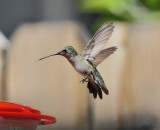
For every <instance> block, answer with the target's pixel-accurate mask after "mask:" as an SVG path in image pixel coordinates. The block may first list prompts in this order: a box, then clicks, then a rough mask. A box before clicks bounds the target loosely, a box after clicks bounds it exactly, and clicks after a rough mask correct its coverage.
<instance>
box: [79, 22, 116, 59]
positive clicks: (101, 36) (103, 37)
mask: <svg viewBox="0 0 160 130" xmlns="http://www.w3.org/2000/svg"><path fill="white" fill-rule="evenodd" d="M113 28H114V25H113V22H107V23H105V24H103V25H102V26H101V27H100V29H98V31H97V32H96V33H95V34H94V36H93V37H92V39H91V40H90V41H89V42H88V44H87V45H86V47H85V49H84V51H83V53H82V56H84V57H85V58H86V59H90V60H91V59H92V60H94V58H95V57H96V56H97V55H98V54H99V53H100V52H101V51H102V50H103V49H104V47H105V46H106V43H107V42H108V39H109V38H110V37H111V34H112V32H113Z"/></svg>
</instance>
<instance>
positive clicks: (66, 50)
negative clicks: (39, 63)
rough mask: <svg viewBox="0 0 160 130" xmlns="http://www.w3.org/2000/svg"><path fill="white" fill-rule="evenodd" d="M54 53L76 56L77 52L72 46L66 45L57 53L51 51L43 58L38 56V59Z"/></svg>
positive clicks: (67, 56)
mask: <svg viewBox="0 0 160 130" xmlns="http://www.w3.org/2000/svg"><path fill="white" fill-rule="evenodd" d="M55 55H62V56H64V57H66V58H69V57H72V56H76V55H77V52H76V50H75V49H74V48H73V47H72V46H67V47H65V48H63V49H62V50H61V51H59V52H57V53H53V54H51V55H48V56H45V57H43V58H40V59H39V60H43V59H45V58H48V57H50V56H55Z"/></svg>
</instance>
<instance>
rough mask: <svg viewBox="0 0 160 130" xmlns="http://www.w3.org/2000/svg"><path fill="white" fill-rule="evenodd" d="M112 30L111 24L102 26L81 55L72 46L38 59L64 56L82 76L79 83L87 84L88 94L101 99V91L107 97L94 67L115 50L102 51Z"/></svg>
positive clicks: (106, 91)
mask: <svg viewBox="0 0 160 130" xmlns="http://www.w3.org/2000/svg"><path fill="white" fill-rule="evenodd" d="M113 29H114V25H113V22H107V23H105V24H103V25H102V26H101V27H100V29H98V30H97V32H96V33H95V34H94V36H93V37H92V39H91V40H90V41H89V42H88V44H87V45H86V47H85V49H84V51H83V52H82V54H78V53H77V52H76V50H75V49H74V48H73V47H72V46H67V47H65V48H64V49H62V50H61V51H59V52H57V53H54V54H51V55H48V56H46V57H43V58H40V59H39V60H43V59H45V58H48V57H51V56H55V55H61V56H64V57H65V58H66V59H67V60H68V61H69V62H70V63H71V65H72V66H73V67H74V68H75V70H76V71H77V72H79V73H80V74H81V75H82V76H84V79H83V80H82V81H81V82H83V83H84V82H88V85H87V87H88V89H89V93H92V94H93V97H94V98H96V97H97V93H98V95H99V98H100V99H102V91H103V92H104V93H105V94H107V95H108V94H109V91H108V89H107V87H106V86H105V83H104V81H103V79H102V77H101V75H100V73H99V72H98V70H97V69H96V67H97V66H98V65H99V64H100V63H101V62H102V61H103V60H104V59H105V58H107V57H108V56H109V55H111V54H113V53H114V51H116V49H117V47H115V46H114V47H110V48H107V49H104V47H105V45H106V43H107V42H108V39H109V38H110V37H111V34H112V32H113Z"/></svg>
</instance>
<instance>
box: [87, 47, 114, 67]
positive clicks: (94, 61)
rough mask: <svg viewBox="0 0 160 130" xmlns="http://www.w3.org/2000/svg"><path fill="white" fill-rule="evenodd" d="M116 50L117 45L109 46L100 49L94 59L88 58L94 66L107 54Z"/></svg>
mask: <svg viewBox="0 0 160 130" xmlns="http://www.w3.org/2000/svg"><path fill="white" fill-rule="evenodd" d="M116 50H117V47H116V46H114V47H110V48H107V49H104V50H102V51H101V52H100V53H99V54H98V55H96V56H95V58H94V60H90V61H91V62H92V63H93V64H94V66H95V67H96V66H98V65H99V64H100V63H101V62H102V61H104V60H105V59H106V58H107V57H108V56H110V55H111V54H113V53H114V52H115V51H116Z"/></svg>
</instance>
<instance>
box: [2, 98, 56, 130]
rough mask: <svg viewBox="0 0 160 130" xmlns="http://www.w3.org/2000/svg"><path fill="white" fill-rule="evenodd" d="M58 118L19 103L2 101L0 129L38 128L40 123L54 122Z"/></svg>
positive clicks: (32, 129) (31, 129)
mask: <svg viewBox="0 0 160 130" xmlns="http://www.w3.org/2000/svg"><path fill="white" fill-rule="evenodd" d="M55 122H56V118H54V117H52V116H47V115H42V114H41V113H40V111H38V110H35V109H32V108H31V107H29V106H26V105H21V104H17V103H10V102H5V101H0V130H13V129H16V128H17V129H18V130H23V129H25V130H36V128H37V126H38V125H47V124H53V123H55Z"/></svg>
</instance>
